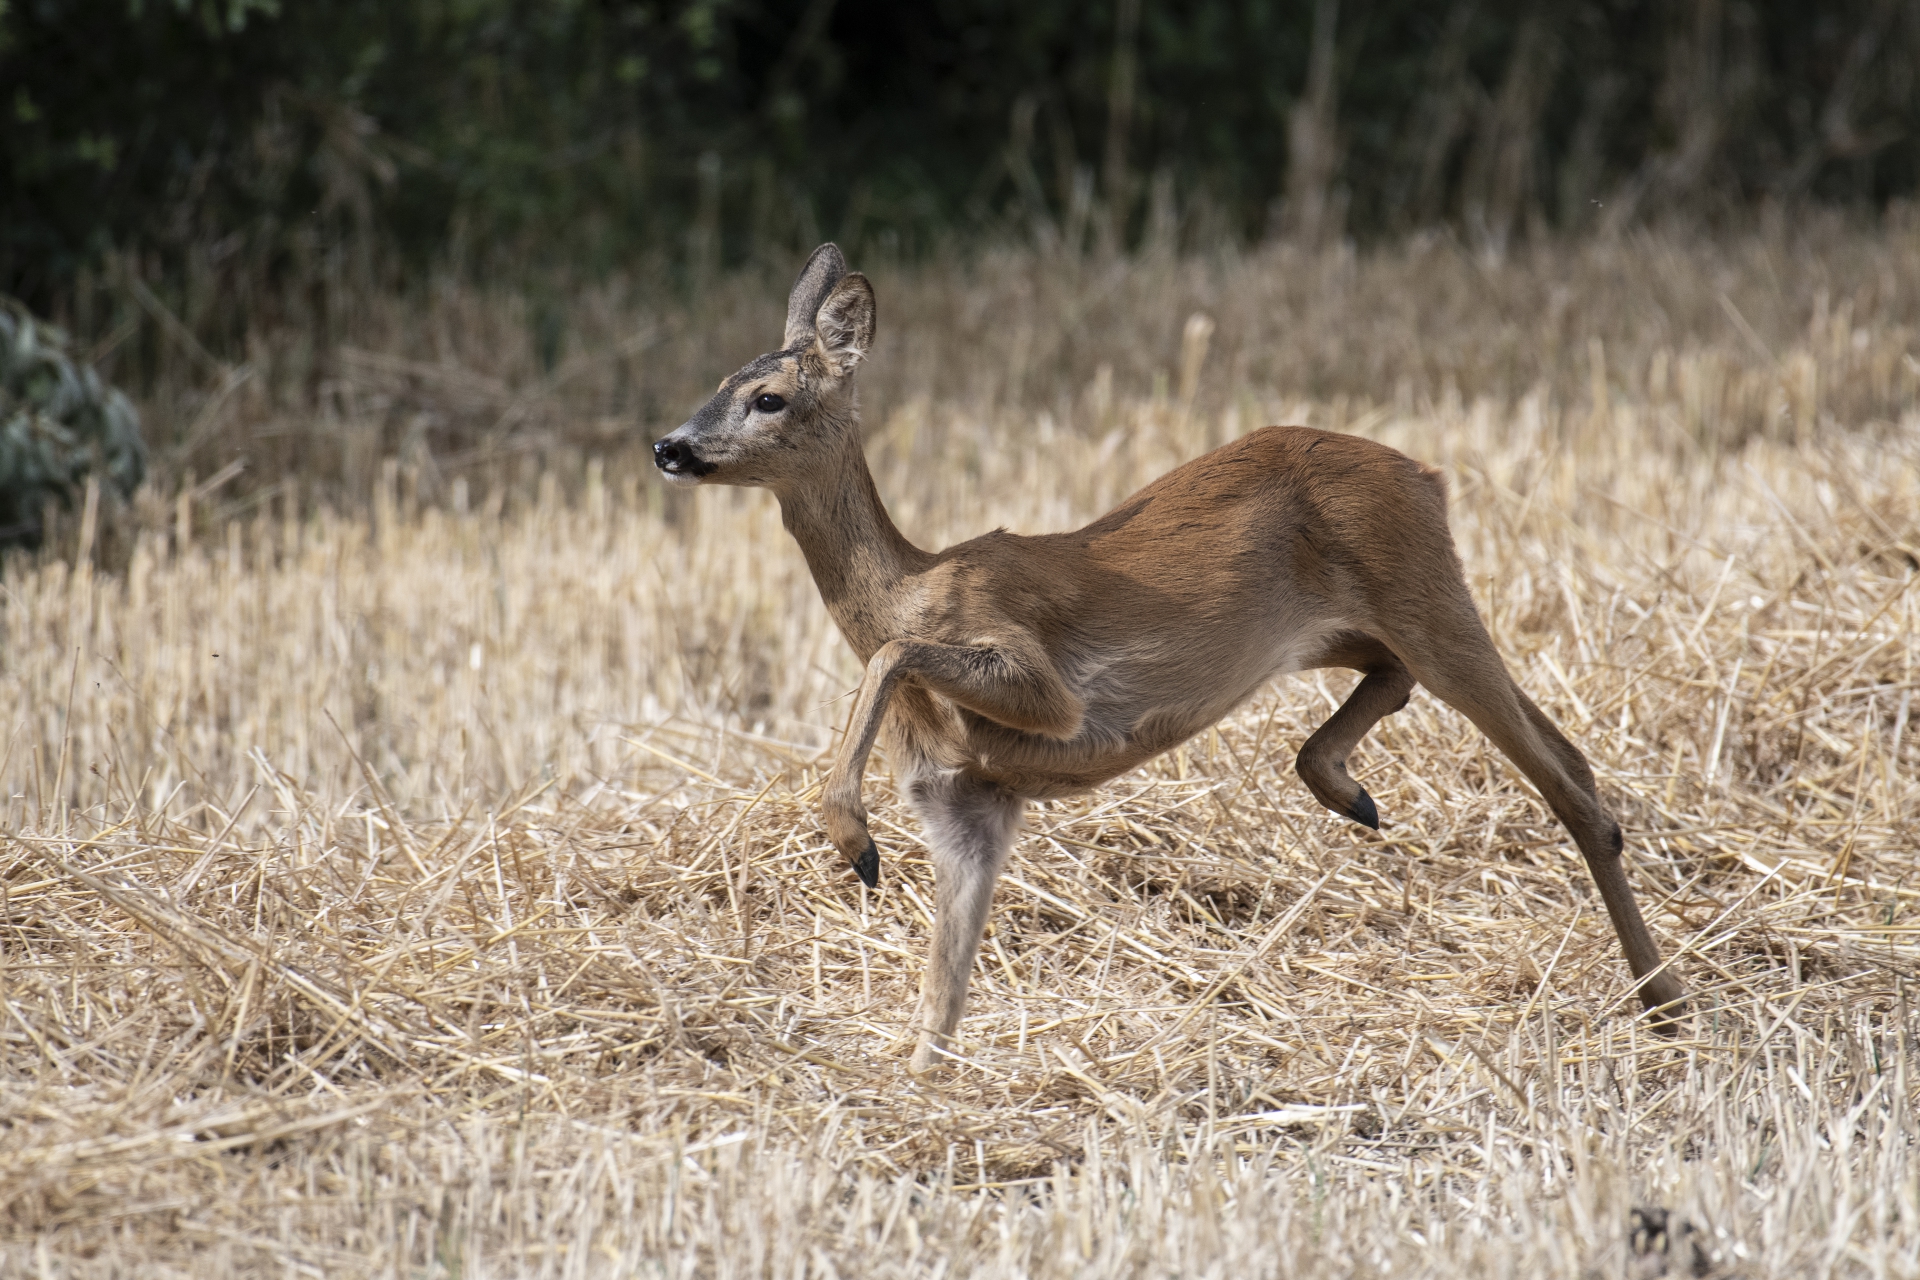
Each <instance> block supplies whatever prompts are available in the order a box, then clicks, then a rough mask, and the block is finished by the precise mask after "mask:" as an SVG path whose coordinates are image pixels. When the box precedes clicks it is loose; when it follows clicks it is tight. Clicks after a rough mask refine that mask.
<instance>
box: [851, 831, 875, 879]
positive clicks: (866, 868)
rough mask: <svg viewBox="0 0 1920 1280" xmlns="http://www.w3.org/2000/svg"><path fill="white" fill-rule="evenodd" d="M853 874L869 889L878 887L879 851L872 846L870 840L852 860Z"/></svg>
mask: <svg viewBox="0 0 1920 1280" xmlns="http://www.w3.org/2000/svg"><path fill="white" fill-rule="evenodd" d="M853 874H855V875H857V876H859V877H860V883H861V884H864V885H865V886H867V888H869V889H878V888H879V887H880V851H879V850H878V849H876V848H874V847H873V841H872V840H868V841H867V847H866V850H865V851H864V852H862V853H861V855H860V856H859V857H857V858H855V859H854V860H853Z"/></svg>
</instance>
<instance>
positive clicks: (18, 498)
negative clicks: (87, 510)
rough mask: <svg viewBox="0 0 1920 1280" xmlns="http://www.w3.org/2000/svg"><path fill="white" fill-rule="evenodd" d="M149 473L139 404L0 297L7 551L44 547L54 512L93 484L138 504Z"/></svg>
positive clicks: (1, 509) (0, 511)
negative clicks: (49, 513)
mask: <svg viewBox="0 0 1920 1280" xmlns="http://www.w3.org/2000/svg"><path fill="white" fill-rule="evenodd" d="M146 473H147V448H146V445H145V443H144V442H142V440H141V438H140V415H139V413H137V412H136V411H135V410H134V407H133V405H132V403H131V402H130V401H128V399H127V397H126V396H124V395H122V394H121V393H120V392H119V391H117V390H115V389H114V388H113V387H110V386H108V385H107V384H106V383H104V382H102V381H101V379H100V375H99V374H97V373H95V372H94V371H93V370H92V369H90V368H88V367H86V366H85V365H84V364H80V363H77V362H76V361H75V360H74V358H73V356H72V354H71V353H70V352H69V351H68V343H67V335H66V334H65V333H63V332H61V331H60V330H59V329H57V328H55V327H54V326H52V325H50V324H46V323H44V322H42V321H40V320H37V319H35V318H34V316H33V314H32V313H31V312H29V311H28V310H27V309H26V307H24V306H23V305H21V304H20V303H19V302H17V301H15V300H14V299H12V298H4V297H0V546H33V545H37V544H38V543H39V541H40V538H41V534H42V532H43V530H42V519H43V514H44V512H45V510H46V505H47V503H48V502H58V503H60V504H61V505H63V506H69V507H70V506H72V505H73V503H74V500H75V499H76V498H77V497H78V495H79V494H80V492H81V490H82V489H83V488H84V487H85V485H86V481H87V477H89V476H95V477H98V478H99V479H100V480H101V481H102V482H103V483H104V484H109V485H112V486H113V488H114V489H116V490H118V491H119V493H120V495H121V496H122V497H129V496H131V495H132V493H133V490H134V488H135V487H136V486H138V485H139V483H140V481H141V479H142V478H143V477H144V476H145V475H146Z"/></svg>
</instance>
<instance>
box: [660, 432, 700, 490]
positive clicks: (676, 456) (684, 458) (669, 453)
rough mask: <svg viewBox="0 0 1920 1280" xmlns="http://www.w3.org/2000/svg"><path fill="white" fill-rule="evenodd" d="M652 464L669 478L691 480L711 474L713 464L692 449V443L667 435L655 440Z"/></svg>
mask: <svg viewBox="0 0 1920 1280" xmlns="http://www.w3.org/2000/svg"><path fill="white" fill-rule="evenodd" d="M653 465H654V466H656V467H658V468H659V469H660V471H661V474H663V475H665V476H666V477H667V478H668V479H669V480H681V481H692V480H698V479H699V478H700V477H701V476H708V475H712V474H713V472H714V469H715V468H714V465H713V463H711V462H708V461H707V460H706V459H705V458H702V457H701V456H700V455H699V454H698V453H697V452H695V451H694V448H693V446H692V445H690V444H688V443H687V442H686V441H684V440H675V439H674V438H673V437H672V436H668V437H667V438H666V439H664V440H657V441H655V442H654V446H653Z"/></svg>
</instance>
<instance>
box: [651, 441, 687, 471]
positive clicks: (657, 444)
mask: <svg viewBox="0 0 1920 1280" xmlns="http://www.w3.org/2000/svg"><path fill="white" fill-rule="evenodd" d="M653 465H654V466H656V467H658V468H660V469H661V470H662V471H686V470H689V469H691V468H692V466H693V450H691V449H689V448H687V446H686V445H684V444H681V443H680V442H679V441H678V440H656V441H654V442H653Z"/></svg>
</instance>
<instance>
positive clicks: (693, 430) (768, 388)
mask: <svg viewBox="0 0 1920 1280" xmlns="http://www.w3.org/2000/svg"><path fill="white" fill-rule="evenodd" d="M873 323H874V305H873V286H872V285H870V284H868V283H867V278H866V277H865V276H863V275H861V274H860V273H859V272H857V271H856V272H852V273H849V272H848V271H847V260H846V259H845V258H844V257H842V256H841V253H840V250H839V248H838V247H837V246H835V245H831V244H823V245H821V246H820V247H819V248H818V249H815V250H814V251H813V256H812V257H810V258H808V259H807V265H806V266H804V267H802V268H801V269H800V278H799V279H798V280H795V281H794V282H793V292H792V293H791V294H789V295H788V297H787V332H786V337H785V339H784V340H783V343H782V345H781V347H780V349H779V350H778V351H770V352H768V353H767V354H766V355H763V356H761V357H760V358H759V359H757V360H754V361H752V362H750V363H749V364H748V365H747V366H746V367H745V368H743V369H741V370H740V371H739V372H738V373H736V374H734V375H733V376H732V377H729V378H728V379H727V380H726V381H724V382H722V383H721V384H720V389H719V390H718V391H716V392H714V394H713V398H712V399H710V400H708V401H707V402H706V404H704V405H702V406H701V407H700V410H699V411H698V412H697V413H695V414H694V415H693V416H692V417H691V418H688V419H687V421H686V422H685V423H684V424H683V425H681V427H680V428H679V429H678V430H676V431H674V432H673V433H672V434H671V435H668V436H667V437H666V438H665V439H662V440H660V441H658V442H656V443H655V444H654V446H653V462H654V465H655V466H657V467H658V468H660V472H661V474H663V475H664V476H666V478H667V479H668V480H670V481H672V482H674V483H677V484H738V485H755V486H759V487H763V488H779V487H781V486H782V485H784V484H785V483H787V482H788V481H790V480H792V479H794V478H795V477H797V476H802V475H805V474H806V473H807V472H809V471H811V470H813V469H815V468H816V467H819V466H823V465H824V466H837V465H839V464H840V463H841V462H842V456H841V455H842V451H843V448H844V446H845V445H846V444H847V443H848V442H849V441H851V442H852V443H853V444H854V445H855V446H856V447H857V446H858V443H859V439H858V432H857V430H856V429H855V426H854V414H853V405H854V398H853V371H854V369H855V368H857V367H858V366H859V364H860V361H861V359H862V358H863V357H864V356H865V355H866V353H867V350H868V348H870V347H871V346H872V345H873Z"/></svg>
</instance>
